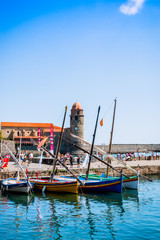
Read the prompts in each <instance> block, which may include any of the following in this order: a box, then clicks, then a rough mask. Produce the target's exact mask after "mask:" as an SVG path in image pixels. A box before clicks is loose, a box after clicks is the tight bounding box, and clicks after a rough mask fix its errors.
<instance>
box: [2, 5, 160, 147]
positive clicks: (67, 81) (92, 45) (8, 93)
mask: <svg viewBox="0 0 160 240" xmlns="http://www.w3.org/2000/svg"><path fill="white" fill-rule="evenodd" d="M159 43H160V1H159V0H146V1H145V0H130V1H127V0H115V1H110V0H108V1H98V0H97V1H95V0H90V1H88V0H81V1H80V0H76V1H75V0H74V1H69V0H67V1H62V0H57V1H54V0H52V1H51V0H50V1H49V0H45V1H42V0H34V1H30V0H27V1H20V0H19V1H18V0H17V1H16V0H14V1H13V0H0V86H1V94H0V102H1V104H0V121H17V122H18V121H19V122H53V124H55V125H59V126H61V124H62V118H63V112H64V108H65V105H68V114H67V120H66V127H68V126H69V115H70V109H71V107H72V105H73V103H74V102H75V101H76V100H77V101H79V102H80V104H81V105H82V107H83V109H84V114H85V139H86V140H89V141H91V139H92V135H93V131H94V125H95V120H96V114H97V110H98V106H99V105H101V112H100V118H102V117H103V116H104V126H103V127H100V126H99V127H98V130H97V137H96V143H97V144H101V143H105V144H108V143H109V139H110V131H111V124H112V114H113V104H112V103H113V101H114V98H115V97H117V111H116V119H115V130H114V136H113V143H160V140H159V138H160V137H159V123H160V111H159V103H160V94H159V90H160V44H159ZM111 104H112V106H111V108H109V107H110V105H111ZM108 108H109V111H107V110H108ZM106 112H107V113H106Z"/></svg>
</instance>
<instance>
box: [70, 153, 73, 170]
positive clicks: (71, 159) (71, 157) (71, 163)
mask: <svg viewBox="0 0 160 240" xmlns="http://www.w3.org/2000/svg"><path fill="white" fill-rule="evenodd" d="M69 161H70V165H71V167H73V156H72V155H70V157H69Z"/></svg>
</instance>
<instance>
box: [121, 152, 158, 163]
mask: <svg viewBox="0 0 160 240" xmlns="http://www.w3.org/2000/svg"><path fill="white" fill-rule="evenodd" d="M159 158H160V155H159V152H150V153H145V152H134V153H130V152H129V153H122V154H120V153H117V159H118V160H124V161H131V160H151V159H153V160H158V159H159Z"/></svg>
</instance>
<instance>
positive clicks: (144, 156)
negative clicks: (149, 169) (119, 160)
mask: <svg viewBox="0 0 160 240" xmlns="http://www.w3.org/2000/svg"><path fill="white" fill-rule="evenodd" d="M143 159H144V160H145V159H146V154H145V152H143Z"/></svg>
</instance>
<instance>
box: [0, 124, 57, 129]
mask: <svg viewBox="0 0 160 240" xmlns="http://www.w3.org/2000/svg"><path fill="white" fill-rule="evenodd" d="M51 125H52V127H53V128H54V129H57V130H58V129H60V130H61V128H60V127H57V126H54V125H53V123H22V122H1V127H24V128H49V129H50V127H51Z"/></svg>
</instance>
